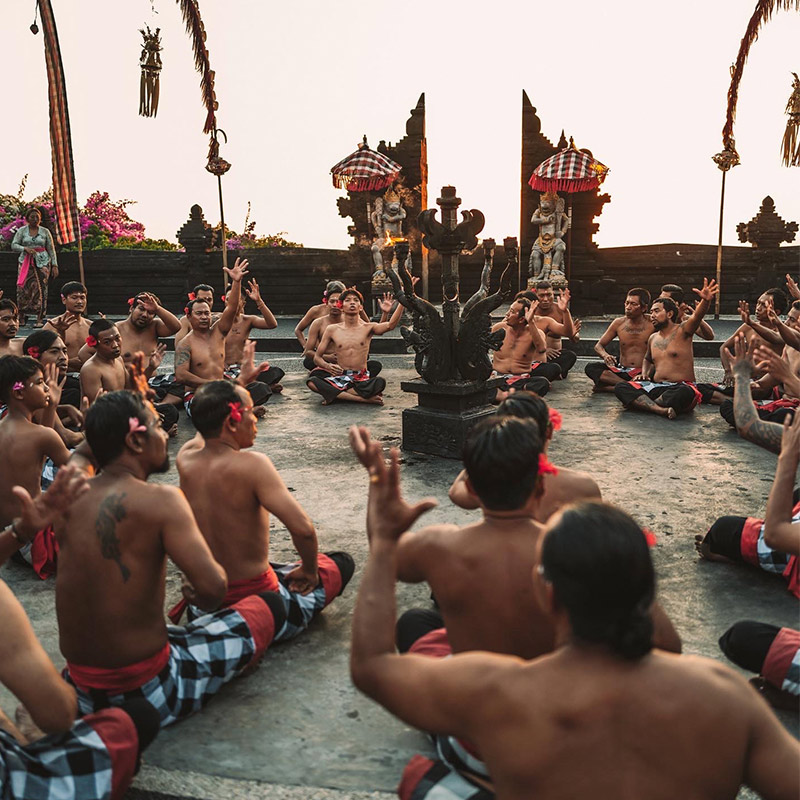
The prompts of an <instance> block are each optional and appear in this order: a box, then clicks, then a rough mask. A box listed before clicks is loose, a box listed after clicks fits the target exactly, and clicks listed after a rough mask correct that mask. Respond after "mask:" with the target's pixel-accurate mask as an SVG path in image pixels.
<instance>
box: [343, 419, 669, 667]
mask: <svg viewBox="0 0 800 800" xmlns="http://www.w3.org/2000/svg"><path fill="white" fill-rule="evenodd" d="M350 442H351V446H352V447H353V450H354V452H355V453H356V455H357V457H358V458H359V460H360V461H361V463H362V464H364V466H365V467H366V468H367V470H368V471H369V472H370V475H371V476H372V478H371V479H374V476H375V475H376V474H377V472H379V471H380V467H379V466H378V465H377V463H376V462H377V461H380V462H381V464H382V463H383V452H382V448H381V445H380V443H379V442H373V441H371V440H370V437H369V432H368V431H367V430H366V429H365V428H352V429H351V432H350ZM395 452H396V451H393V457H394V453H395ZM464 466H465V468H466V473H467V474H466V480H467V487H468V491H469V492H470V493H471V494H472V495H473V496H475V497H477V498H478V500H479V504H480V508H481V510H482V512H483V519H482V520H481V521H480V522H476V523H471V524H469V525H465V526H463V527H458V526H457V525H432V526H430V527H426V528H422V529H421V530H417V531H414V532H413V533H409V534H407V535H406V536H404V537H403V541H402V544H401V546H400V548H399V550H398V554H397V577H398V579H399V580H401V581H404V582H407V583H421V582H422V581H427V583H428V584H429V585H430V587H431V589H432V591H433V594H434V596H435V597H436V600H437V602H438V603H439V606H440V609H441V614H438V613H437V612H435V611H422V612H421V611H419V610H411V611H408V612H406V614H404V615H403V617H402V618H401V619H400V621H399V623H398V626H397V644H398V648H399V649H400V650H401V651H405V650H409V649H413V650H414V651H415V652H426V653H429V654H438V655H445V654H447V653H449V652H456V653H458V652H463V651H467V650H490V651H492V652H495V653H507V654H511V655H517V656H519V657H520V658H525V659H530V658H536V657H537V656H540V655H543V654H544V653H549V652H550V651H551V650H552V648H553V642H554V630H553V627H552V622H551V620H550V619H549V617H548V616H547V614H546V613H545V610H544V609H543V608H542V607H541V605H540V604H539V602H538V601H537V599H536V597H535V596H534V595H533V591H532V587H531V584H530V576H531V572H532V570H533V569H534V567H535V565H536V561H535V556H536V548H537V544H538V542H539V539H540V537H541V535H542V530H543V527H542V525H541V524H540V523H539V522H537V521H536V520H537V518H538V517H539V514H538V510H539V506H540V504H541V502H542V494H543V485H542V478H543V477H544V476H545V475H547V474H548V473H550V474H552V472H553V469H554V468H553V466H552V464H550V463H549V462H548V461H547V458H546V457H544V453H543V444H542V440H541V438H540V436H539V426H538V425H537V423H536V422H535V421H534V420H533V419H530V418H528V419H521V418H517V417H511V416H507V417H501V416H498V415H495V416H494V417H490V418H489V419H487V420H484V421H482V422H480V423H479V424H478V425H476V426H475V428H474V430H473V433H472V434H471V435H470V438H469V439H468V440H467V444H466V445H465V447H464ZM376 471H377V472H376ZM476 587H480V588H479V589H478V590H476ZM652 615H653V619H654V622H655V623H656V626H657V628H658V641H659V646H661V647H664V648H668V649H671V650H675V651H676V652H679V651H680V647H681V644H680V638H679V637H678V635H677V633H676V632H675V630H674V628H673V627H672V624H671V623H670V621H669V619H668V618H667V617H666V615H665V614H664V612H663V611H662V610H661V609H660V607H659V606H658V605H657V604H655V605H654V607H653V609H652ZM443 622H444V625H445V626H446V631H445V630H444V629H443V628H442V625H443Z"/></svg>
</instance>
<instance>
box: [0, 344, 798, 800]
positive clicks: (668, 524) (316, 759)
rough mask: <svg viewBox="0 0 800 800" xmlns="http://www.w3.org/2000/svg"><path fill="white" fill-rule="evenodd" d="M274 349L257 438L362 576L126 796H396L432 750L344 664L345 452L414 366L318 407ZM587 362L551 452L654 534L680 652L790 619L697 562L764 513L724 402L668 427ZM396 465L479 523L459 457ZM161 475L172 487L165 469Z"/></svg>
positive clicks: (562, 392)
mask: <svg viewBox="0 0 800 800" xmlns="http://www.w3.org/2000/svg"><path fill="white" fill-rule="evenodd" d="M272 361H273V363H276V364H280V365H282V366H284V368H285V369H287V372H288V373H289V374H287V377H286V379H285V381H284V383H285V386H286V390H285V393H284V395H283V396H281V397H276V398H273V400H271V401H270V403H269V406H268V413H267V416H266V417H265V419H264V420H263V421H262V422H261V423H260V425H259V428H260V431H259V439H258V442H257V447H258V448H259V449H260V450H262V451H264V452H266V453H268V454H269V455H270V457H271V458H272V459H273V460H274V462H275V464H276V465H277V467H278V469H279V470H280V471H281V474H282V475H283V477H284V479H285V481H286V483H287V485H288V486H289V487H291V489H292V491H294V492H295V496H296V497H297V499H298V500H299V501H300V503H301V504H302V505H303V506H304V507H305V508H306V509H307V510H308V512H309V514H310V515H311V517H312V518H313V520H314V522H315V524H316V526H317V529H318V532H319V538H320V543H321V546H322V548H323V549H346V550H349V551H350V552H351V553H352V554H353V555H354V557H355V558H356V562H357V564H358V570H357V572H356V575H355V577H354V579H353V582H352V583H351V585H350V588H349V589H348V590H347V591H346V592H345V595H344V596H343V597H341V598H339V599H338V600H337V601H336V602H335V603H334V604H333V605H332V606H331V607H330V608H329V609H328V610H326V612H325V613H324V614H323V615H322V618H321V619H320V620H319V621H318V622H317V623H315V624H314V625H313V629H312V630H311V631H309V633H308V634H307V635H305V636H304V637H301V638H300V639H298V640H296V641H294V642H291V643H288V644H286V645H282V646H279V647H276V648H275V649H274V650H273V651H270V652H269V653H268V655H267V657H266V658H265V659H264V661H263V663H262V665H261V667H260V668H259V669H258V671H257V672H256V673H255V674H254V675H252V676H251V677H249V678H247V679H244V680H239V681H235V682H234V683H233V684H232V685H230V686H228V687H226V689H225V690H224V691H223V692H222V694H221V695H220V696H219V697H218V698H216V699H215V701H214V702H212V703H211V705H210V706H209V707H208V708H207V709H206V710H205V711H203V712H202V713H201V714H198V715H196V716H195V717H193V718H191V719H189V720H187V721H185V722H183V723H181V724H180V725H178V726H175V727H173V728H171V729H168V730H166V731H164V732H162V734H161V735H160V736H159V738H158V739H157V740H156V741H155V742H154V744H153V745H152V746H151V748H150V749H149V750H148V752H147V754H146V757H145V766H144V768H143V770H142V773H141V775H140V777H139V778H138V779H137V782H136V784H135V788H134V789H133V790H132V791H131V793H130V796H131V797H132V798H134V797H137V798H145V797H154V798H155V797H161V798H165V797H198V798H211V797H237V798H238V797H241V798H270V799H273V798H285V800H295V799H297V800H299V798H304V800H305V799H306V798H314V799H316V798H320V800H321V799H322V798H330V799H331V800H335V799H337V800H338V798H357V799H358V800H362V798H363V799H364V800H366V798H378V797H384V796H387V795H384V794H382V793H388V792H392V791H393V790H394V787H395V786H396V784H397V781H398V778H399V776H400V773H401V771H402V767H403V765H404V763H405V762H406V760H407V759H408V758H409V756H411V755H412V754H413V753H415V752H419V751H425V750H427V745H426V740H425V738H424V737H423V736H422V735H421V734H420V733H418V732H416V731H414V730H411V729H409V728H408V727H407V726H405V725H402V724H401V723H399V722H398V721H396V720H395V719H393V718H392V717H391V716H389V715H388V714H387V713H385V712H384V711H383V710H381V709H380V708H378V707H377V706H375V705H374V704H373V703H372V702H371V701H369V700H367V699H366V698H364V697H363V696H360V695H359V694H358V693H357V692H356V691H355V690H354V689H353V687H352V685H351V684H350V681H349V677H348V672H347V658H348V645H349V626H350V618H351V613H352V608H353V603H354V599H355V589H356V588H357V586H358V582H359V579H360V569H361V567H362V566H363V563H364V559H365V555H366V541H365V535H364V512H365V497H366V480H365V475H364V473H363V470H362V468H361V467H360V466H359V465H358V464H356V463H355V461H354V459H353V457H352V456H351V454H350V451H349V448H348V445H347V428H348V426H349V425H351V424H353V423H356V422H358V423H362V424H367V425H369V427H370V428H371V429H372V431H373V433H374V435H375V436H377V437H379V438H381V439H382V440H383V441H384V442H385V443H386V444H387V445H392V444H399V439H400V425H401V412H402V409H403V408H405V407H407V406H409V405H411V404H412V402H413V401H412V398H410V397H408V396H406V395H404V394H403V393H402V392H401V391H400V389H399V382H400V380H401V379H406V378H409V377H412V370H411V360H410V358H409V357H405V356H393V357H386V358H385V359H384V363H385V369H384V375H385V376H386V377H387V379H388V382H389V390H388V392H387V394H386V406H385V407H383V408H378V407H363V406H360V405H355V404H352V405H344V404H343V405H341V406H335V407H331V408H326V407H322V406H321V405H320V404H319V401H318V398H316V397H313V396H311V394H310V393H309V392H308V391H307V390H306V389H305V387H304V384H303V381H302V377H303V375H302V374H301V372H300V371H299V370H298V369H297V359H291V358H288V357H285V356H284V357H276V358H273V359H272ZM717 363H718V362H717ZM583 364H585V361H584V360H581V361H579V362H578V365H577V367H576V369H575V373H574V375H572V376H571V377H570V378H569V379H568V380H567V381H566V382H565V383H562V384H559V385H556V386H555V387H554V389H553V390H552V391H551V393H550V396H549V397H548V400H549V401H550V402H551V404H552V405H553V406H554V407H555V408H557V409H559V411H561V413H562V414H563V416H564V429H563V430H562V431H561V432H560V433H559V434H557V435H556V439H555V441H554V443H553V446H552V450H551V457H552V459H553V461H555V462H556V463H560V464H563V465H564V466H569V467H575V468H580V469H584V470H587V471H588V472H590V473H591V474H592V475H593V476H594V477H595V478H596V480H597V481H598V483H599V484H600V486H601V488H602V491H603V494H604V497H605V498H606V499H608V500H610V501H612V502H614V503H617V504H620V505H622V506H623V507H624V508H626V509H627V510H628V511H629V512H630V513H632V514H633V515H634V517H636V518H637V519H638V520H639V521H640V522H641V524H643V525H647V526H649V527H651V528H652V529H653V530H654V531H655V532H656V534H657V535H658V546H657V547H656V548H655V550H654V559H655V563H656V566H657V569H658V573H659V578H660V597H661V600H662V603H663V605H664V606H665V608H666V610H667V611H668V613H669V614H670V615H671V616H672V618H673V620H674V621H675V623H676V626H677V627H678V630H679V631H680V633H681V635H682V636H683V640H684V648H685V650H686V651H688V652H694V653H701V654H703V655H706V656H710V657H712V658H717V659H720V660H722V659H723V657H722V656H721V654H720V653H719V650H718V648H717V645H716V640H717V638H718V637H719V635H720V634H721V633H722V632H723V631H724V630H725V629H726V627H727V626H729V625H730V624H731V623H733V622H735V621H737V620H739V619H744V618H752V619H762V620H766V621H772V622H774V623H777V624H781V625H796V624H797V619H798V614H797V605H796V603H795V602H793V600H792V598H791V596H790V595H789V594H788V593H787V592H786V591H785V587H784V585H783V583H782V581H780V580H779V579H772V578H770V577H769V576H767V575H764V574H760V573H758V572H757V571H753V570H749V569H744V568H736V567H729V566H723V565H719V564H711V563H707V562H698V560H697V558H696V557H695V554H694V549H693V546H692V542H693V536H694V534H695V533H699V532H703V531H704V530H705V529H706V528H707V527H708V525H709V524H710V523H711V522H713V521H714V519H716V518H717V517H718V516H721V515H723V514H729V513H733V514H741V515H757V514H761V513H762V512H763V511H764V507H765V502H766V498H767V494H768V492H769V488H770V485H771V481H772V475H773V471H774V467H775V457H774V456H773V455H771V454H769V453H767V452H765V451H762V450H760V449H759V448H757V447H755V446H753V445H750V444H748V443H746V442H744V441H742V440H740V439H739V438H738V437H736V436H735V434H733V433H731V432H730V431H729V430H728V427H727V425H726V424H725V423H724V421H723V420H722V419H721V417H720V416H719V414H718V411H717V409H716V408H710V407H704V408H700V409H697V410H696V411H695V412H694V414H693V415H691V416H689V417H687V418H684V419H679V420H677V421H674V422H668V421H666V420H662V419H660V418H655V417H653V416H650V415H643V414H636V413H628V412H623V410H622V408H621V406H620V405H619V403H618V402H617V401H616V400H615V398H614V397H613V395H612V396H609V395H603V396H592V395H591V393H590V391H589V389H590V382H589V381H588V379H586V378H585V377H584V376H583V374H582V373H583ZM701 366H702V367H703V368H704V375H703V376H704V377H705V376H714V375H716V374H718V370H716V369H715V368H714V366H715V365H713V364H712V363H711V362H704V363H703V364H701ZM706 367H708V369H707V370H706V369H705V368H706ZM181 427H182V430H181V434H180V436H179V438H178V439H177V441H174V442H173V443H172V444H171V445H170V451H171V453H172V454H173V455H174V453H175V452H177V449H178V447H179V445H180V444H181V443H182V442H184V441H185V440H186V439H187V438H188V437H189V436H190V435H192V434H193V430H192V428H191V425H190V423H188V422H186V421H185V419H183V418H182V420H181ZM403 461H404V465H403V469H404V486H405V491H406V493H407V494H408V496H409V497H411V498H420V497H422V496H424V495H428V494H433V495H434V496H436V497H437V498H438V499H439V502H440V506H439V508H437V509H435V510H434V511H433V512H431V513H430V514H429V515H428V518H427V521H429V522H436V521H444V520H448V521H455V522H459V521H460V522H463V521H466V520H467V519H469V518H470V517H471V514H470V513H468V512H465V511H461V510H460V509H457V508H454V507H453V506H452V505H451V504H450V503H449V501H448V500H447V489H448V487H449V485H450V482H451V481H452V479H453V478H454V477H455V475H456V474H457V472H458V471H459V464H458V463H456V462H454V461H446V460H441V459H437V458H433V457H430V456H419V455H416V454H413V453H404V454H403ZM159 480H165V481H168V482H175V480H176V475H175V472H174V470H172V471H170V473H168V474H167V475H165V476H160V477H159ZM272 547H273V553H272V557H273V559H274V560H280V559H286V560H288V559H290V558H292V552H293V551H292V547H291V541H290V539H289V536H288V534H287V533H286V531H285V529H283V527H282V526H281V525H280V524H279V523H278V524H275V525H274V529H273V545H272ZM0 576H2V577H3V578H4V579H5V580H6V581H8V583H9V584H10V585H11V586H12V588H13V590H14V591H15V592H16V593H17V595H18V596H19V597H20V599H21V600H22V602H23V604H24V606H25V608H26V610H27V611H28V613H29V615H30V617H31V619H32V621H33V625H34V627H35V629H36V631H37V634H38V635H39V636H40V638H41V639H42V641H43V642H44V645H45V647H46V649H47V651H48V652H49V654H50V655H51V657H53V659H54V660H55V662H56V664H61V663H63V661H62V659H61V657H60V655H59V653H58V642H57V631H56V623H55V616H54V609H53V585H52V583H42V582H39V581H35V580H33V579H32V578H31V575H30V573H29V572H27V571H25V570H23V569H22V568H20V567H17V566H14V565H10V566H6V567H4V568H3V569H2V570H0ZM178 592H179V580H178V576H177V574H176V573H175V571H174V570H170V573H169V587H168V598H167V600H168V602H170V601H171V600H173V599H175V598H177V595H178ZM398 600H399V606H400V608H401V609H402V608H405V607H409V606H411V605H416V604H426V603H427V602H428V598H427V592H426V590H425V589H424V588H422V587H420V586H403V587H400V589H399V591H398ZM0 705H2V707H3V708H5V709H7V710H8V709H13V707H14V701H13V698H11V697H10V695H9V694H8V693H7V692H5V691H0ZM781 719H782V721H783V722H784V724H786V725H787V726H788V727H789V729H790V730H792V732H793V733H794V734H795V735H798V729H797V720H796V718H794V719H793V718H791V717H790V716H788V715H785V714H784V715H783V716H782V717H781ZM741 797H752V795H750V794H747V793H742V794H741Z"/></svg>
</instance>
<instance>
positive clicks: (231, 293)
mask: <svg viewBox="0 0 800 800" xmlns="http://www.w3.org/2000/svg"><path fill="white" fill-rule="evenodd" d="M247 265H248V261H247V259H246V258H245V259H242V258H237V259H236V263H235V264H234V265H233V266H232V267H223V268H222V269H223V270H224V271H225V272H226V273H227V274H228V277H229V278H230V279H231V286H230V289H228V294H227V295H226V296H225V309H224V310H223V312H222V316H220V318H219V319H218V320H217V323H216V325H215V326H214V327H215V328H216V329H217V330H218V331H219V332H220V333H221V334H222V335H223V336H227V335H228V334H229V333H230V330H231V328H232V327H233V321H234V320H235V319H236V315H237V314H238V313H239V300H240V299H241V297H242V279H243V278H244V276H245V275H247Z"/></svg>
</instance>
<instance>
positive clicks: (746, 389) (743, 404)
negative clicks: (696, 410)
mask: <svg viewBox="0 0 800 800" xmlns="http://www.w3.org/2000/svg"><path fill="white" fill-rule="evenodd" d="M753 350H755V347H754V346H753V348H752V350H751V349H748V347H747V343H746V342H745V338H744V336H742V335H739V336H737V337H736V339H735V340H734V343H733V356H732V357H731V369H732V371H733V376H734V389H733V418H734V421H735V422H736V431H737V433H738V434H739V436H741V437H742V439H747V441H749V442H753V443H754V444H757V445H759V446H760V447H763V448H764V449H765V450H771V451H772V452H773V453H780V451H781V434H782V428H781V426H780V425H778V424H776V423H775V422H765V421H764V420H763V419H761V418H760V417H759V416H758V411H757V410H756V407H755V404H754V403H753V397H752V395H751V392H750V378H751V377H752V374H753V371H752V370H753V365H752V357H753V352H752V351H753Z"/></svg>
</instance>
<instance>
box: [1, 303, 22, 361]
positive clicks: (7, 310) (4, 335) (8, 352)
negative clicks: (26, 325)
mask: <svg viewBox="0 0 800 800" xmlns="http://www.w3.org/2000/svg"><path fill="white" fill-rule="evenodd" d="M18 331H19V321H18V312H17V304H16V303H15V302H14V301H13V300H5V299H0V356H21V355H22V339H17V338H15V337H16V335H17V332H18Z"/></svg>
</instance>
